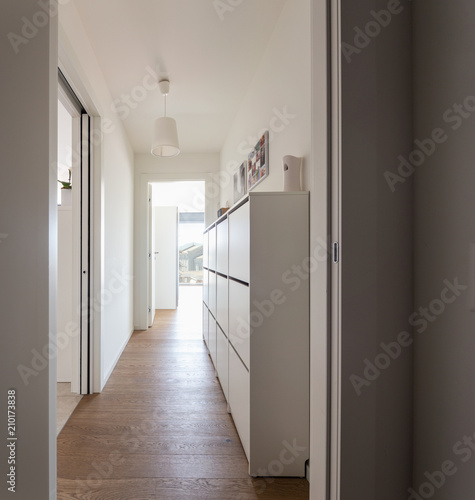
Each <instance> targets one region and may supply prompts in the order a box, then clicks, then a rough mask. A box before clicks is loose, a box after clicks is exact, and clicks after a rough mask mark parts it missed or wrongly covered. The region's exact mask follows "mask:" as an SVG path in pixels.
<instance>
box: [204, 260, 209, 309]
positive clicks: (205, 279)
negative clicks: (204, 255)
mask: <svg viewBox="0 0 475 500" xmlns="http://www.w3.org/2000/svg"><path fill="white" fill-rule="evenodd" d="M208 276H209V271H208V270H207V269H203V302H204V303H205V304H206V305H207V306H209V295H208V293H209V283H208Z"/></svg>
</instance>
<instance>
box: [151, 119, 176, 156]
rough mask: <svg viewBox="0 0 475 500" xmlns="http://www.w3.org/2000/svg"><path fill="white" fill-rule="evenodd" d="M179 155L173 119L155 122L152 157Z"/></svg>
mask: <svg viewBox="0 0 475 500" xmlns="http://www.w3.org/2000/svg"><path fill="white" fill-rule="evenodd" d="M179 153H180V146H179V145H178V133H177V130H176V122H175V120H174V119H173V118H169V117H163V118H157V120H155V129H154V132H153V141H152V154H153V155H154V156H162V157H163V156H168V157H169V156H176V155H178V154H179Z"/></svg>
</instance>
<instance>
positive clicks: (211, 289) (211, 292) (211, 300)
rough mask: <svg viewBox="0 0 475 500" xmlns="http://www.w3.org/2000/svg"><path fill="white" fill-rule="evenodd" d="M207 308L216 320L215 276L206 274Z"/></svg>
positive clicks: (210, 272) (210, 273)
mask: <svg viewBox="0 0 475 500" xmlns="http://www.w3.org/2000/svg"><path fill="white" fill-rule="evenodd" d="M208 308H209V310H210V311H211V313H212V314H213V316H214V317H215V318H216V274H215V273H213V272H212V271H209V273H208Z"/></svg>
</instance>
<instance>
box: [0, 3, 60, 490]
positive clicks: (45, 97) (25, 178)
mask: <svg viewBox="0 0 475 500" xmlns="http://www.w3.org/2000/svg"><path fill="white" fill-rule="evenodd" d="M39 11H41V9H40V8H39V6H38V4H37V3H36V2H31V1H29V0H7V1H5V2H2V15H1V16H0V34H1V41H0V60H1V61H2V67H3V68H8V71H2V92H0V109H1V110H2V111H1V115H0V129H1V131H2V133H1V134H0V151H1V153H2V165H1V182H0V276H1V280H0V318H1V326H0V339H1V340H0V344H1V348H0V393H1V397H0V414H1V415H2V418H3V419H4V428H3V429H4V430H3V439H2V440H3V443H2V449H3V452H2V459H1V464H0V471H1V476H2V484H1V494H0V496H1V497H2V498H16V499H18V500H30V499H31V498H41V499H51V500H54V499H56V418H55V414H56V358H55V357H54V356H52V357H50V356H49V354H48V353H49V351H48V346H49V344H50V338H49V335H50V332H52V333H53V334H54V332H55V331H56V290H57V287H56V279H57V272H56V263H57V251H56V249H57V217H56V186H57V182H56V160H57V102H58V98H57V17H55V16H52V17H51V18H50V19H49V23H48V24H46V26H43V27H42V28H38V29H37V28H35V27H34V26H33V25H30V26H33V28H34V29H35V30H36V33H35V35H34V36H30V38H28V39H26V38H24V37H23V43H21V44H20V45H19V46H18V47H17V49H18V50H17V51H16V52H15V50H14V49H13V47H12V45H11V44H10V41H9V39H8V38H7V34H9V33H11V34H13V33H14V34H16V35H17V36H22V35H21V30H22V26H23V25H24V22H25V21H26V22H31V20H32V19H35V15H36V16H37V17H36V19H38V15H37V13H38V12H39ZM41 19H42V22H43V21H44V16H43V17H42V18H41ZM29 33H30V35H31V31H30V32H29ZM17 40H18V38H17ZM35 353H38V354H36V357H35ZM34 360H36V361H34ZM21 374H23V377H22V375H21ZM10 389H15V390H16V405H15V406H16V420H17V424H18V426H17V429H16V431H17V436H18V442H17V443H18V446H17V454H16V464H15V466H16V472H17V476H16V477H17V482H16V493H11V492H9V491H7V486H8V485H7V470H8V471H9V470H10V466H9V465H7V456H8V455H7V451H8V448H7V447H6V444H7V442H6V438H7V427H6V423H7V422H6V421H7V415H8V413H7V391H8V390H10ZM7 467H8V469H7Z"/></svg>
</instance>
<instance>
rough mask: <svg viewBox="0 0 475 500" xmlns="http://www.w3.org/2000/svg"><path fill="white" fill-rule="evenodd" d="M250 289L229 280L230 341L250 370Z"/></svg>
mask: <svg viewBox="0 0 475 500" xmlns="http://www.w3.org/2000/svg"><path fill="white" fill-rule="evenodd" d="M249 307H250V305H249V287H248V286H246V285H243V284H242V283H237V282H236V281H233V280H229V341H230V342H231V344H233V346H234V348H235V349H236V351H237V353H238V354H239V356H241V359H242V360H243V361H244V363H245V365H246V366H247V368H250V354H249V352H250V340H251V339H250V325H249V314H250V310H249Z"/></svg>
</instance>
